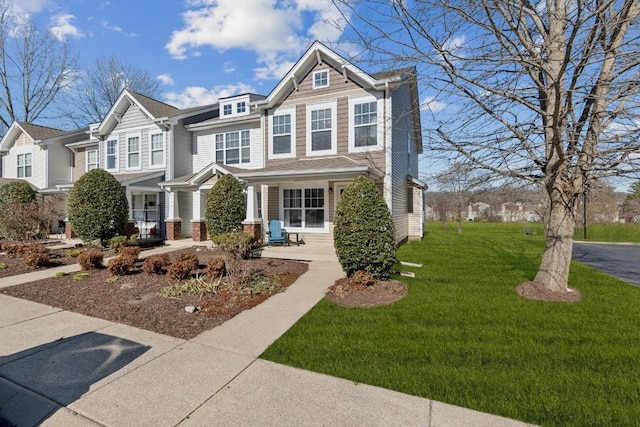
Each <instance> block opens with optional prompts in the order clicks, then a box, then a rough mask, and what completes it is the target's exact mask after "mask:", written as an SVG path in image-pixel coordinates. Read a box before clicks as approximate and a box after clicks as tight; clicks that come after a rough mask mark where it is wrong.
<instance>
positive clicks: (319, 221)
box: [304, 209, 324, 228]
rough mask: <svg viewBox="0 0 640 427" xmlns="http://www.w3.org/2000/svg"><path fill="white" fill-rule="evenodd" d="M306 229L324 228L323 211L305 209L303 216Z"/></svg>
mask: <svg viewBox="0 0 640 427" xmlns="http://www.w3.org/2000/svg"><path fill="white" fill-rule="evenodd" d="M304 222H305V227H306V228H323V227H324V209H307V210H306V211H305V215H304Z"/></svg>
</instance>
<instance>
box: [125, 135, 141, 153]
mask: <svg viewBox="0 0 640 427" xmlns="http://www.w3.org/2000/svg"><path fill="white" fill-rule="evenodd" d="M128 143H129V152H130V153H133V152H135V151H139V150H140V145H139V143H140V138H138V137H137V136H136V137H134V138H129V142H128Z"/></svg>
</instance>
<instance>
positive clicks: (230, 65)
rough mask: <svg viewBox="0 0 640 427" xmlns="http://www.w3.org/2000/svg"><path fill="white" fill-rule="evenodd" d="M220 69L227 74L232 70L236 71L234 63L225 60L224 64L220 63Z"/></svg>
mask: <svg viewBox="0 0 640 427" xmlns="http://www.w3.org/2000/svg"><path fill="white" fill-rule="evenodd" d="M222 71H224V72H225V73H227V74H229V73H233V72H234V71H236V66H235V65H234V63H233V62H231V61H227V62H225V63H224V64H222Z"/></svg>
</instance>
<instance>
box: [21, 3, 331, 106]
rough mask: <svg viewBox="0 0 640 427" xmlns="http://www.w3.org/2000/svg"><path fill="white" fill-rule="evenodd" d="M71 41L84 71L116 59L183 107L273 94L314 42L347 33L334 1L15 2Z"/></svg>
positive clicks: (54, 32)
mask: <svg viewBox="0 0 640 427" xmlns="http://www.w3.org/2000/svg"><path fill="white" fill-rule="evenodd" d="M14 6H15V8H16V9H18V11H20V12H22V13H26V14H28V15H29V16H30V17H31V18H32V19H33V20H34V21H35V22H36V23H37V25H38V26H39V27H40V28H42V29H48V30H49V31H51V32H52V33H53V34H54V35H56V36H57V37H59V38H61V39H65V40H67V41H68V42H69V43H70V44H71V45H72V46H73V48H74V49H75V50H76V51H77V52H78V54H79V56H80V64H81V66H82V67H83V68H86V67H89V66H90V65H91V64H92V63H93V62H94V61H95V59H96V57H98V56H100V55H111V54H114V55H116V56H117V57H118V58H120V59H123V60H127V61H129V62H131V63H133V64H136V65H139V66H141V67H142V68H144V69H145V70H147V71H149V73H150V74H151V75H152V76H154V77H156V78H158V79H159V80H160V81H161V82H162V89H163V90H164V92H165V94H164V99H163V101H166V102H168V103H170V104H172V105H175V106H177V107H190V106H194V105H202V104H208V103H211V102H215V100H216V99H217V98H218V97H224V96H229V95H233V94H237V93H243V92H255V93H261V94H268V93H269V92H270V91H271V89H272V88H273V87H274V86H275V85H276V84H277V82H278V81H279V79H280V78H281V77H282V76H283V75H284V73H286V72H287V71H288V70H289V68H290V67H291V66H292V65H293V63H294V62H295V61H296V60H297V59H298V58H299V57H300V55H301V54H302V53H303V52H304V51H305V49H306V48H307V47H308V46H309V45H310V44H311V42H313V41H314V40H316V39H319V40H321V41H323V42H327V43H331V42H334V41H336V40H337V39H338V38H339V37H340V35H341V31H340V30H339V29H337V27H336V26H335V25H334V24H333V22H335V21H336V20H338V19H339V18H340V15H339V14H338V13H337V11H336V10H335V9H334V8H333V7H332V6H331V2H330V0H278V1H276V0H217V1H214V0H184V1H179V0H178V1H175V0H174V1H149V0H127V1H125V0H14Z"/></svg>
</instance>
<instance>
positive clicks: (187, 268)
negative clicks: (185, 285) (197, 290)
mask: <svg viewBox="0 0 640 427" xmlns="http://www.w3.org/2000/svg"><path fill="white" fill-rule="evenodd" d="M197 268H198V257H197V256H195V255H193V254H187V253H184V254H180V255H177V256H176V257H175V258H174V260H173V261H172V262H171V264H169V266H168V267H167V275H168V276H169V277H170V278H171V279H173V280H186V279H188V278H189V277H190V276H191V273H192V272H193V271H194V270H196V269H197Z"/></svg>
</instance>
